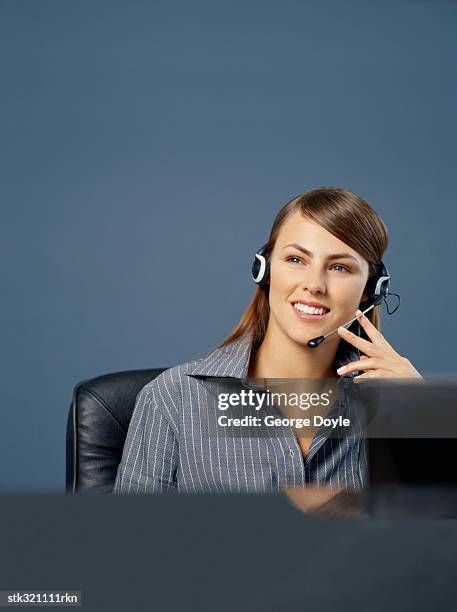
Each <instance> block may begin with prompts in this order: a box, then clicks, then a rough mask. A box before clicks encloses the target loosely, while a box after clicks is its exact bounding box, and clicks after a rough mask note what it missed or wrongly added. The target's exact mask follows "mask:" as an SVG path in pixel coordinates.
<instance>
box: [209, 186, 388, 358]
mask: <svg viewBox="0 0 457 612" xmlns="http://www.w3.org/2000/svg"><path fill="white" fill-rule="evenodd" d="M297 211H300V212H301V214H302V215H303V216H304V217H305V218H307V219H309V220H311V221H314V222H315V223H317V224H318V225H320V226H321V227H323V228H324V229H326V230H327V231H328V232H330V234H332V235H333V236H336V238H339V239H340V240H341V241H342V242H344V243H345V244H347V245H348V246H350V247H351V248H352V249H354V250H355V251H357V253H359V254H360V255H362V257H364V258H365V259H366V261H367V262H368V264H369V273H368V280H369V279H370V278H371V277H372V276H373V275H374V274H375V273H376V271H377V268H378V266H379V263H380V261H381V259H382V257H383V255H384V252H385V250H386V248H387V244H388V234H387V228H386V226H385V225H384V222H383V220H382V219H381V217H380V216H379V215H378V213H377V212H376V211H375V210H373V208H372V207H371V206H370V205H369V204H368V203H367V202H366V201H365V200H364V199H363V198H361V197H360V196H359V195H357V194H356V193H354V192H353V191H349V190H348V189H340V188H337V187H320V188H318V189H312V190H310V191H305V192H304V193H302V194H300V195H298V196H295V197H294V198H293V199H292V200H290V201H289V202H287V204H285V205H284V206H283V207H282V208H281V210H280V211H279V212H278V214H277V215H276V218H275V220H274V223H273V226H272V228H271V232H270V237H269V239H268V243H267V248H266V252H265V255H266V256H267V257H270V255H271V253H272V251H273V248H274V246H275V243H276V240H277V237H278V234H279V231H280V229H281V227H282V225H283V223H284V222H285V221H286V220H287V219H288V218H289V217H290V216H291V215H293V214H294V213H295V212H297ZM367 282H368V281H367ZM268 293H269V286H267V287H257V289H256V291H255V293H254V295H253V297H252V299H251V301H250V303H249V305H248V306H247V308H246V310H245V311H244V313H243V314H242V316H241V319H240V320H239V321H238V323H237V325H236V326H235V327H234V329H233V330H232V331H231V332H230V333H229V335H228V336H227V337H226V338H224V340H223V341H222V342H221V343H220V344H219V345H218V348H222V347H223V346H226V345H227V344H231V343H232V342H235V340H237V339H238V338H241V337H242V336H245V335H248V334H249V335H251V336H252V342H251V349H252V350H257V349H258V348H259V347H260V345H261V344H262V342H263V339H264V338H265V334H266V331H267V326H268V320H269V317H270V305H269V299H268ZM366 316H367V317H368V318H369V320H370V321H371V322H372V323H373V325H374V326H375V327H376V329H378V330H380V329H381V313H380V308H379V306H375V307H374V308H372V309H371V310H370V311H369V312H368V313H367V314H366ZM357 324H358V323H357V321H354V323H353V324H352V325H351V327H350V328H349V329H351V331H355V326H356V325H357ZM361 335H362V336H365V337H366V335H365V334H364V333H363V330H362V334H361ZM340 344H341V343H340ZM345 344H346V343H345Z"/></svg>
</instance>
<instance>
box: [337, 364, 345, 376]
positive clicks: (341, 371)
mask: <svg viewBox="0 0 457 612" xmlns="http://www.w3.org/2000/svg"><path fill="white" fill-rule="evenodd" d="M343 372H344V366H341V368H338V369H337V371H336V373H337V374H342V373H343Z"/></svg>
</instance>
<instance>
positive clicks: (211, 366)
mask: <svg viewBox="0 0 457 612" xmlns="http://www.w3.org/2000/svg"><path fill="white" fill-rule="evenodd" d="M251 340H252V337H251V335H250V334H245V335H244V336H241V337H240V338H238V339H237V340H235V341H234V342H232V343H230V344H228V345H226V346H223V347H220V348H219V347H216V348H214V349H212V350H211V351H210V352H209V353H207V354H206V355H205V356H204V357H202V358H201V359H199V360H198V361H197V363H195V361H193V362H192V365H191V366H190V367H189V368H188V369H187V371H186V374H188V375H190V376H220V377H226V376H233V377H235V378H247V377H248V370H249V360H250V356H251V350H252V346H251ZM357 359H358V353H357V350H356V349H354V348H353V347H349V348H348V349H347V350H344V351H338V352H337V355H336V360H335V363H336V367H337V368H339V367H341V366H343V365H346V364H347V363H349V362H351V361H355V360H357ZM356 375H357V372H351V373H349V374H347V375H345V376H342V377H341V378H349V379H352V378H354V376H356Z"/></svg>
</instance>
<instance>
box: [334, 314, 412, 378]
mask: <svg viewBox="0 0 457 612" xmlns="http://www.w3.org/2000/svg"><path fill="white" fill-rule="evenodd" d="M357 314H358V315H359V314H362V313H361V311H360V310H357ZM358 320H359V321H360V324H361V325H362V327H363V329H364V330H365V332H366V334H367V336H368V337H369V338H370V340H371V342H369V341H368V340H364V339H363V338H359V336H356V335H355V334H353V333H352V332H350V331H349V330H347V329H346V328H345V327H339V328H338V334H339V335H340V337H341V338H343V340H346V342H349V343H350V344H352V345H353V346H355V347H356V348H358V349H359V350H360V351H362V352H363V353H365V355H363V356H362V357H361V358H360V359H359V360H357V361H351V363H348V364H347V365H345V366H343V367H341V368H338V370H337V373H338V374H340V375H342V374H348V373H349V372H354V371H357V370H364V372H365V373H364V374H360V375H359V376H355V377H354V378H353V380H354V381H355V382H357V381H359V380H361V379H364V378H423V376H421V374H419V372H418V371H417V370H416V368H415V367H414V366H413V365H412V363H411V362H410V361H409V360H408V359H406V357H402V356H401V355H399V354H398V353H397V352H396V351H394V349H393V348H392V347H391V346H390V344H389V343H388V342H387V340H386V339H385V338H384V336H383V335H382V334H381V332H380V331H378V330H377V329H376V327H375V326H374V325H373V323H371V321H370V320H369V319H368V317H366V316H365V315H363V314H362V316H359V317H358Z"/></svg>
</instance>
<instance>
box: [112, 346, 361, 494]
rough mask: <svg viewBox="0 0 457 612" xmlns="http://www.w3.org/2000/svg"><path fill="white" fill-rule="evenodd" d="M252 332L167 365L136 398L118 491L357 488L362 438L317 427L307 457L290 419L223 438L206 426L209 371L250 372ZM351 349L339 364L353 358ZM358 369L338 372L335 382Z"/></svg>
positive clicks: (240, 374)
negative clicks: (276, 430) (269, 429)
mask: <svg viewBox="0 0 457 612" xmlns="http://www.w3.org/2000/svg"><path fill="white" fill-rule="evenodd" d="M250 341H251V338H250V336H244V337H243V338H240V339H239V340H237V341H235V342H233V343H232V344H230V345H228V346H224V347H222V348H215V349H213V350H211V351H210V352H209V353H208V354H206V355H205V356H204V357H202V358H200V359H196V360H194V361H190V362H186V363H184V364H181V365H177V366H175V367H172V368H170V369H168V370H165V371H164V372H162V373H161V374H160V375H159V376H158V377H157V378H155V379H154V380H152V381H151V382H149V383H148V384H147V385H145V386H144V387H143V388H142V390H141V391H140V393H139V394H138V396H137V398H136V403H135V408H134V411H133V414H132V419H131V422H130V425H129V429H128V432H127V438H126V441H125V445H124V450H123V455H122V460H121V463H120V465H119V467H118V471H117V475H116V480H115V484H114V488H113V493H155V492H166V491H178V492H188V493H195V492H205V491H212V492H215V493H223V492H229V491H231V492H238V491H244V492H259V493H260V492H272V491H279V490H280V489H281V488H282V487H283V486H286V485H287V486H291V485H296V486H299V485H304V484H306V483H309V482H317V483H320V482H323V483H331V484H336V485H341V486H345V487H347V488H350V489H355V490H357V489H360V488H361V487H363V486H365V484H366V481H367V473H368V472H367V468H368V466H367V458H366V446H365V440H364V439H363V438H362V437H356V436H353V437H352V438H351V437H345V438H334V437H333V438H332V437H330V436H326V435H325V428H324V429H323V428H319V429H318V431H317V432H316V434H315V436H314V437H313V440H312V442H311V445H310V447H309V449H308V452H307V453H306V455H305V458H304V457H303V454H302V452H301V449H300V446H299V445H298V442H297V439H296V436H295V434H294V431H293V429H292V427H290V428H286V434H285V435H283V436H274V435H272V436H271V437H250V438H246V437H245V438H242V437H240V438H233V437H232V438H228V437H225V439H224V438H222V439H220V438H218V437H216V438H215V437H214V436H212V435H211V434H210V432H209V428H208V399H207V392H206V390H205V386H204V381H205V379H206V380H207V379H208V377H224V378H225V377H235V378H238V379H243V378H247V373H248V368H249V359H250V354H251V350H250ZM354 358H357V354H355V357H354V355H353V354H352V355H350V354H348V355H347V356H346V357H345V358H344V359H340V360H338V361H337V366H339V365H342V364H343V363H347V362H348V361H352V360H353V359H354ZM354 375H355V373H353V374H352V375H349V376H347V377H341V378H340V379H339V380H338V388H339V389H341V388H342V389H343V397H344V388H345V386H346V384H351V379H352V377H353V376H354Z"/></svg>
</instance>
